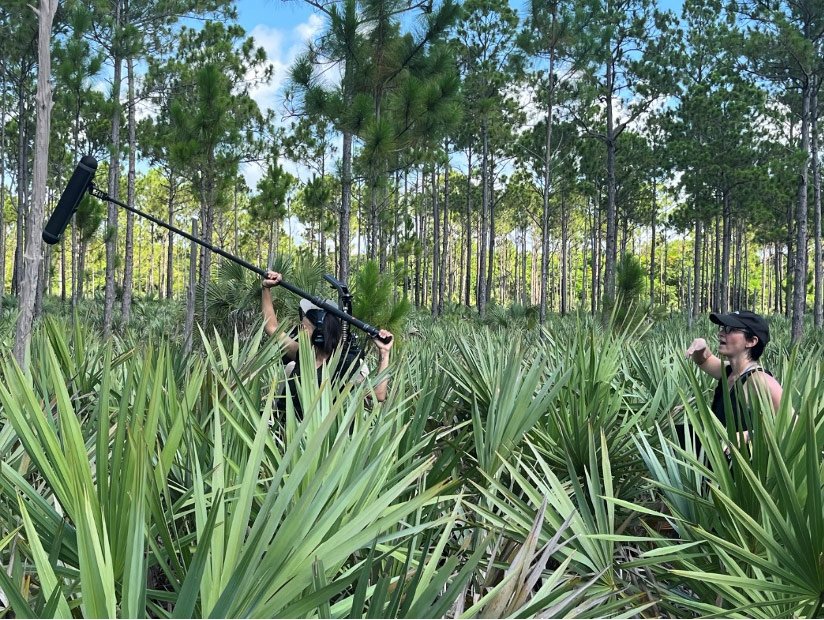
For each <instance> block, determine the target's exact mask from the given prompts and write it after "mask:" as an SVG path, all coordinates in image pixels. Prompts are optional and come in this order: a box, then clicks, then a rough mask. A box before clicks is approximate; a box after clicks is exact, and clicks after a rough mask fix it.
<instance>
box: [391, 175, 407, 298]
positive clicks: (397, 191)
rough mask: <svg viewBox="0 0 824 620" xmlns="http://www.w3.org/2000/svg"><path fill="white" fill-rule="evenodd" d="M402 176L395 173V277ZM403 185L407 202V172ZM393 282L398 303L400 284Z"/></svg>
mask: <svg viewBox="0 0 824 620" xmlns="http://www.w3.org/2000/svg"><path fill="white" fill-rule="evenodd" d="M400 174H401V173H400V171H399V170H396V171H395V213H394V215H393V217H394V220H395V221H394V228H393V230H392V275H393V276H394V275H395V271H396V270H397V268H398V229H399V228H400V222H399V220H398V216H399V215H400V211H401V176H400ZM403 183H404V189H403V198H404V200H406V189H407V188H406V171H404V175H403ZM404 277H406V274H404ZM392 282H393V284H392V289H393V291H394V300H395V302H396V303H397V301H398V282H397V280H396V279H395V278H394V277H393V278H392Z"/></svg>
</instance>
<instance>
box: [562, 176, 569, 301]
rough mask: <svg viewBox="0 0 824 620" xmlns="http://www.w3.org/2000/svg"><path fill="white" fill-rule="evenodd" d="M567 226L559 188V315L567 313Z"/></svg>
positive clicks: (564, 198) (564, 207) (563, 196)
mask: <svg viewBox="0 0 824 620" xmlns="http://www.w3.org/2000/svg"><path fill="white" fill-rule="evenodd" d="M568 235H569V229H568V227H567V212H566V196H565V194H564V190H561V316H564V315H566V313H567V284H568V282H567V271H568V270H567V236H568Z"/></svg>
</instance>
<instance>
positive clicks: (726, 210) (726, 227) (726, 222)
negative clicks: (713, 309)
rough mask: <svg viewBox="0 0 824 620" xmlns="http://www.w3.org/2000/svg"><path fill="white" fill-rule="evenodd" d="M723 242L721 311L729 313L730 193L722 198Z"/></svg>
mask: <svg viewBox="0 0 824 620" xmlns="http://www.w3.org/2000/svg"><path fill="white" fill-rule="evenodd" d="M721 215H722V219H723V231H724V232H723V241H722V250H721V282H720V283H719V285H720V292H721V303H720V306H719V310H720V311H721V312H727V311H728V310H729V306H730V247H731V243H732V217H731V213H730V192H729V191H725V192H724V194H723V196H722V210H721Z"/></svg>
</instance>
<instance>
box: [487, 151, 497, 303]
mask: <svg viewBox="0 0 824 620" xmlns="http://www.w3.org/2000/svg"><path fill="white" fill-rule="evenodd" d="M488 179H489V262H488V267H487V274H486V302H487V303H489V300H490V299H491V298H492V272H493V270H494V268H493V265H494V262H495V163H494V159H493V157H492V155H491V154H490V156H489V177H488Z"/></svg>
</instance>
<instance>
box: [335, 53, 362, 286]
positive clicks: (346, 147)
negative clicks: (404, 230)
mask: <svg viewBox="0 0 824 620" xmlns="http://www.w3.org/2000/svg"><path fill="white" fill-rule="evenodd" d="M347 64H348V63H347ZM347 73H350V71H349V70H348V66H347ZM350 79H351V78H350ZM340 188H341V192H340V196H341V198H340V222H339V229H338V237H339V238H340V241H339V244H340V271H339V275H338V279H339V280H340V281H341V282H343V283H344V284H346V283H347V280H348V279H349V219H350V218H351V217H352V134H351V133H348V132H344V133H343V146H342V150H341V173H340ZM358 238H359V239H360V231H358ZM358 243H360V241H359V242H358Z"/></svg>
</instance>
